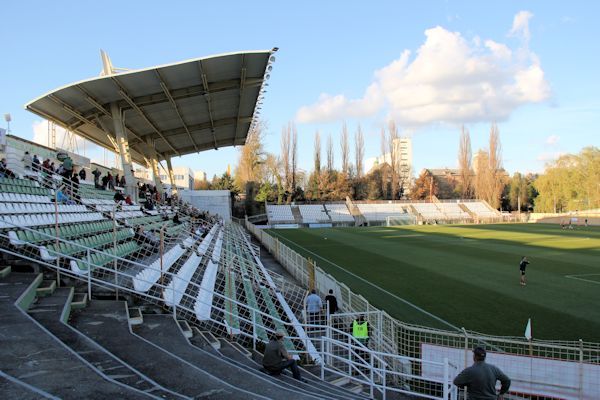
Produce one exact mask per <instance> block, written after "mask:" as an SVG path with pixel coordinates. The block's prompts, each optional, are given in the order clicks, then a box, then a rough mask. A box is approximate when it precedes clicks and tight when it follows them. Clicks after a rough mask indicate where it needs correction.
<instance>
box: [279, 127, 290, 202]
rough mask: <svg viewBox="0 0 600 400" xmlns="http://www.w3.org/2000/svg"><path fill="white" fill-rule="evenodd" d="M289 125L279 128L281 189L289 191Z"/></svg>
mask: <svg viewBox="0 0 600 400" xmlns="http://www.w3.org/2000/svg"><path fill="white" fill-rule="evenodd" d="M290 139H291V132H290V126H289V125H288V126H287V127H285V126H284V127H283V128H282V130H281V154H280V158H281V167H282V169H283V184H282V186H283V190H284V191H285V192H288V193H289V189H290V183H291V179H290V178H291V170H292V167H291V163H290Z"/></svg>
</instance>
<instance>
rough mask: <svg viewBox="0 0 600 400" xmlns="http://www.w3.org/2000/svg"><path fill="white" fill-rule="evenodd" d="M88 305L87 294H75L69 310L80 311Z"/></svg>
mask: <svg viewBox="0 0 600 400" xmlns="http://www.w3.org/2000/svg"><path fill="white" fill-rule="evenodd" d="M87 303H88V295H87V293H75V294H74V295H73V299H72V300H71V308H72V309H73V310H80V309H82V308H85V306H87Z"/></svg>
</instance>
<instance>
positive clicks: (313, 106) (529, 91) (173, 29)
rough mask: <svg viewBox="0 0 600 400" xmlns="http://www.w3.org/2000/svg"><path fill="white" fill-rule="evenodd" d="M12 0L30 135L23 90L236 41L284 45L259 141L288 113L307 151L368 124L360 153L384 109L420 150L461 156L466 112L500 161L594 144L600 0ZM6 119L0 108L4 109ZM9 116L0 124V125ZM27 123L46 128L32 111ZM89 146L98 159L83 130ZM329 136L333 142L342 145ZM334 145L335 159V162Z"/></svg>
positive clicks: (223, 153) (209, 167)
mask: <svg viewBox="0 0 600 400" xmlns="http://www.w3.org/2000/svg"><path fill="white" fill-rule="evenodd" d="M212 4H213V5H210V6H209V5H205V3H202V2H196V1H194V2H192V1H189V2H184V1H171V2H168V3H167V2H158V1H143V2H142V1H127V2H123V1H119V2H114V1H104V2H101V3H92V2H83V1H73V2H61V1H54V2H42V1H23V2H16V1H13V2H11V3H9V4H4V5H3V8H2V10H3V14H4V16H5V18H3V23H2V25H1V26H0V37H2V38H3V40H2V43H3V61H2V64H1V65H2V67H0V71H1V73H0V113H2V114H4V113H11V114H12V117H13V122H12V124H11V130H12V132H13V133H14V134H17V135H20V136H23V137H25V138H28V139H32V138H34V128H33V127H34V124H36V123H39V122H40V119H39V117H36V116H35V115H33V114H30V113H28V112H27V111H24V110H23V105H24V104H25V103H26V102H28V101H29V100H31V99H33V98H35V97H37V96H39V95H40V94H42V93H45V92H46V91H48V90H51V89H54V88H57V87H59V86H62V85H64V84H67V83H70V82H73V81H76V80H80V79H84V78H89V77H92V76H96V75H98V73H99V72H100V69H101V62H100V58H99V49H104V50H106V51H107V52H108V53H109V55H110V56H111V58H112V61H113V64H115V66H117V67H124V68H132V69H135V68H143V67H149V66H152V65H156V64H164V63H170V62H176V61H180V60H184V59H188V58H193V57H199V56H205V55H210V54H215V53H222V52H228V51H238V50H254V49H270V48H272V47H275V46H277V47H279V48H280V50H279V51H278V53H277V55H276V57H277V61H276V62H275V64H274V67H273V72H272V74H271V79H270V81H269V90H268V92H267V94H266V101H265V104H264V106H263V111H262V116H264V117H265V119H266V121H267V123H268V128H269V129H268V134H267V135H266V148H267V150H268V151H270V152H273V153H278V151H279V137H280V132H281V128H282V127H283V126H284V125H285V124H287V122H288V121H295V122H296V125H297V128H298V143H299V158H300V167H301V168H303V169H306V170H310V168H311V165H312V144H313V138H314V132H315V131H316V130H317V129H318V130H319V131H320V132H321V135H322V137H323V136H325V137H326V136H327V135H329V134H332V135H333V137H334V143H338V141H337V138H338V135H339V132H340V128H341V124H342V122H343V121H346V123H347V124H348V127H349V130H350V133H351V134H353V133H354V131H355V129H356V126H357V124H358V123H360V124H361V126H362V128H363V131H364V132H365V139H366V140H365V141H366V157H373V156H377V155H378V153H379V148H380V143H379V131H380V129H381V127H382V126H384V125H387V121H388V120H389V119H390V118H393V119H394V120H395V121H396V122H397V124H398V126H399V128H400V131H401V132H402V133H403V134H406V135H410V136H411V137H412V139H413V163H414V167H415V170H416V171H417V172H418V171H419V170H420V169H422V168H425V167H431V168H439V167H455V166H456V153H457V148H458V135H459V132H460V125H461V124H462V123H464V124H465V126H466V127H467V128H468V129H469V130H470V133H471V140H472V147H473V150H477V149H478V148H482V147H485V146H486V142H487V137H488V132H489V127H490V124H491V122H493V121H497V123H498V126H499V129H500V139H501V142H502V148H503V156H504V166H505V168H506V169H507V170H508V171H509V172H510V173H513V172H514V171H522V172H527V171H541V170H543V166H544V163H545V162H546V161H548V160H550V159H552V158H554V157H556V156H557V155H559V154H561V153H568V152H578V151H579V150H580V149H581V148H582V147H584V146H589V145H596V146H598V145H600V139H599V138H600V135H599V132H598V129H599V128H598V127H600V98H599V93H600V80H598V78H597V74H598V71H600V60H599V58H600V51H599V50H600V43H599V41H598V38H600V28H599V24H598V22H597V15H598V14H599V11H600V6H599V4H600V3H596V2H589V1H572V2H548V1H527V2H523V1H519V2H516V1H503V2H474V1H469V2H454V1H423V2H400V1H389V2H388V1H382V2H375V1H374V2H359V1H330V2H316V1H303V2H294V3H292V2H259V1H256V2H242V1H240V2H225V1H223V2H216V3H214V2H213V3H212ZM0 124H3V122H0ZM0 126H4V125H0ZM37 129H38V136H36V137H35V138H36V139H40V138H41V139H45V138H42V137H43V136H44V132H45V131H44V128H43V127H40V126H38V128H37ZM86 151H87V154H88V155H90V156H91V157H93V158H95V159H98V160H100V161H103V158H102V153H101V152H98V151H93V150H91V149H90V147H89V146H88V147H87V148H86ZM336 151H339V149H337V148H336ZM237 152H238V150H237V149H233V148H227V149H221V150H219V151H217V152H215V151H212V152H205V153H201V154H200V155H189V156H186V157H183V158H180V159H174V160H173V161H174V165H186V166H189V167H191V168H192V169H194V170H205V171H207V173H208V174H209V176H212V175H213V174H221V173H222V172H223V171H225V170H226V168H227V164H228V163H230V164H232V167H233V165H234V164H235V163H236V161H237ZM339 158H340V157H339V156H337V157H336V162H338V163H339Z"/></svg>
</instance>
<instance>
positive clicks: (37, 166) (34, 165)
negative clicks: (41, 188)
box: [31, 154, 40, 172]
mask: <svg viewBox="0 0 600 400" xmlns="http://www.w3.org/2000/svg"><path fill="white" fill-rule="evenodd" d="M31 168H32V169H33V172H38V171H39V170H40V159H39V158H38V156H37V154H35V155H34V156H33V162H32V164H31Z"/></svg>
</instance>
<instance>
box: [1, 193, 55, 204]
mask: <svg viewBox="0 0 600 400" xmlns="http://www.w3.org/2000/svg"><path fill="white" fill-rule="evenodd" d="M0 202H7V203H50V197H48V196H38V195H34V194H21V193H0Z"/></svg>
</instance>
